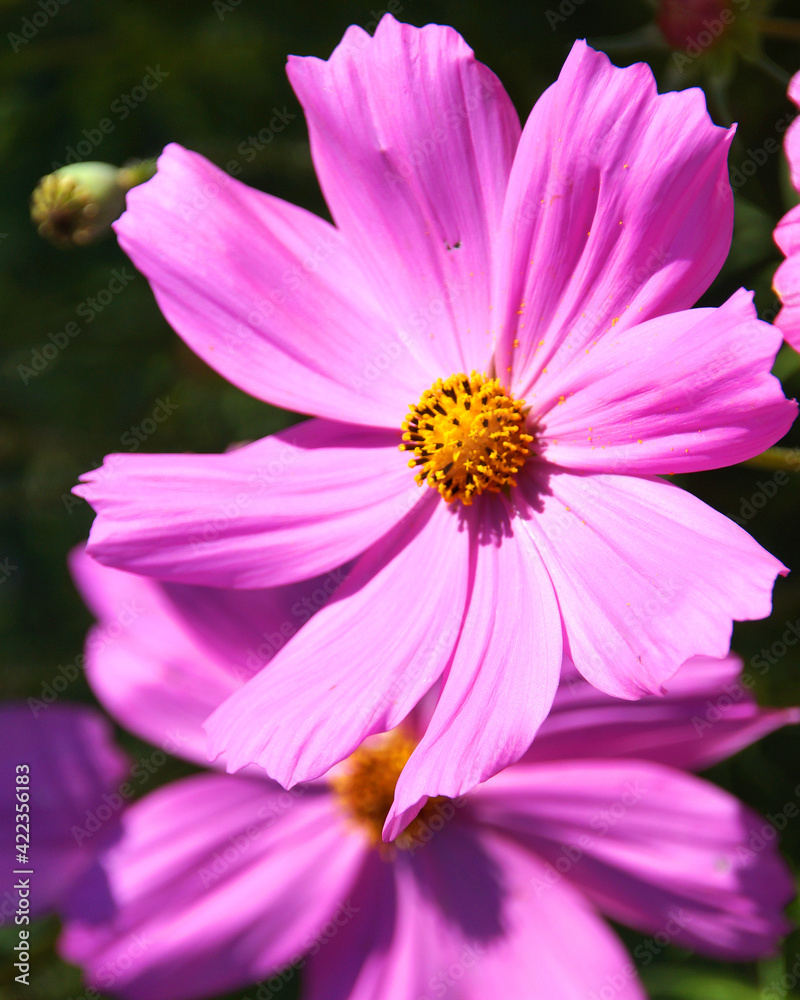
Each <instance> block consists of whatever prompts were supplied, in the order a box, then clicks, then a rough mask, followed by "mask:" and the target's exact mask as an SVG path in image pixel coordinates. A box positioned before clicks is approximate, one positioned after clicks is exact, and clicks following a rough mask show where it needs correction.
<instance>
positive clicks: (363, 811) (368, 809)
mask: <svg viewBox="0 0 800 1000" xmlns="http://www.w3.org/2000/svg"><path fill="white" fill-rule="evenodd" d="M415 746H416V740H413V739H411V737H409V736H408V735H407V734H406V733H404V732H403V731H402V730H399V729H395V730H393V731H392V732H391V733H387V734H386V735H385V736H384V737H382V738H381V739H380V741H379V742H377V743H372V745H368V746H365V747H364V746H362V747H359V749H358V750H356V752H355V753H354V754H352V755H351V756H350V757H349V758H348V760H347V764H346V767H345V770H344V771H343V773H341V774H338V775H337V776H336V777H335V778H332V779H331V784H332V786H333V789H334V791H335V792H336V794H337V797H338V799H339V803H340V805H341V806H342V808H343V810H344V812H345V813H346V815H347V816H349V818H350V819H351V820H353V821H354V822H355V823H356V825H357V826H359V827H361V829H362V830H363V831H364V832H365V833H366V834H367V836H368V838H369V840H370V842H371V843H372V844H373V846H374V847H377V848H379V849H380V850H381V851H382V852H383V853H384V854H385V855H387V856H391V852H392V847H395V848H400V849H401V850H413V849H415V848H416V847H417V846H419V845H420V844H421V843H424V842H425V840H428V839H430V835H426V828H427V827H428V823H429V820H430V819H431V818H432V817H433V816H435V815H436V814H437V812H438V811H439V810H440V807H441V805H442V804H443V803H445V802H447V799H446V798H444V797H443V796H437V797H436V798H432V799H428V801H427V802H426V803H425V805H424V806H423V807H422V809H421V810H420V812H419V814H418V815H417V817H416V818H415V819H414V820H412V821H411V823H410V824H409V826H408V827H406V829H405V830H404V831H403V832H402V833H401V834H400V836H399V837H398V838H397V839H396V840H395V841H393V842H392V845H389V844H384V843H383V842H382V840H381V836H382V833H383V824H384V823H385V822H386V817H387V816H388V814H389V810H390V809H391V807H392V802H393V801H394V789H395V785H396V784H397V779H398V778H399V777H400V772H401V771H402V770H403V767H404V766H405V764H406V761H407V760H408V758H409V757H410V756H411V753H412V751H413V749H414V747H415ZM437 828H440V827H438V825H437V824H434V826H433V829H434V830H435V829H437Z"/></svg>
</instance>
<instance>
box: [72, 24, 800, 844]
mask: <svg viewBox="0 0 800 1000" xmlns="http://www.w3.org/2000/svg"><path fill="white" fill-rule="evenodd" d="M289 76H290V78H291V81H292V83H293V85H294V88H295V90H296V92H297V94H298V97H299V98H300V101H301V103H302V104H303V107H304V109H305V112H306V117H307V119H308V125H309V132H310V136H311V148H312V153H313V156H314V161H315V164H316V168H317V173H318V176H319V179H320V183H321V185H322V188H323V191H324V194H325V197H326V199H327V202H328V205H329V207H330V210H331V213H332V215H333V217H334V219H335V226H332V225H329V224H328V223H327V222H325V221H323V220H322V219H319V218H317V217H315V216H313V215H310V214H309V213H307V212H305V211H303V210H302V209H299V208H296V207H294V206H292V205H289V204H286V203H284V202H281V201H279V200H277V199H275V198H272V197H270V196H269V195H266V194H262V193H260V192H258V191H253V190H251V189H249V188H246V187H244V186H243V185H241V184H240V183H238V182H237V181H235V180H233V179H232V178H230V177H229V176H227V175H226V174H225V173H223V172H222V171H220V170H218V169H217V168H215V167H213V166H212V165H211V164H209V163H208V162H207V161H205V160H204V159H202V157H200V156H198V155H196V154H194V153H190V152H187V151H185V150H183V149H181V148H180V147H178V146H170V147H168V148H167V150H166V151H165V152H164V154H163V156H162V157H161V159H160V161H159V167H158V174H157V176H156V178H155V179H154V180H152V181H150V182H149V183H147V184H144V185H142V186H141V187H138V188H136V189H135V190H134V191H132V192H131V193H130V195H129V197H128V211H127V212H126V214H125V215H124V216H123V217H122V218H121V220H120V221H119V222H118V223H117V232H118V234H119V239H120V242H121V244H122V246H123V247H124V248H125V249H126V250H127V252H128V253H129V254H130V256H131V257H132V259H133V261H134V263H135V264H136V265H137V266H138V267H139V268H140V269H141V270H142V271H143V272H144V273H145V274H146V275H147V277H148V278H149V279H150V282H151V284H152V287H153V290H154V292H155V295H156V297H157V299H158V301H159V304H160V306H161V308H162V310H163V312H164V314H165V316H166V317H167V318H168V319H169V321H170V322H171V323H172V324H173V326H174V327H175V329H176V330H177V331H178V332H179V333H180V334H181V336H182V337H183V338H184V339H185V340H186V342H187V343H188V344H190V345H191V346H192V347H193V348H194V350H196V351H197V353H198V354H199V355H200V356H201V357H202V358H204V359H205V360H207V361H208V362H209V364H211V365H212V366H214V367H215V368H216V369H217V370H218V371H219V372H221V373H222V374H224V375H226V376H227V377H228V378H230V379H231V381H233V382H234V383H235V384H237V385H238V386H240V387H242V388H243V389H246V390H248V391H250V392H252V393H254V394H256V395H258V396H260V397H262V398H264V399H268V400H270V401H271V402H273V403H275V404H277V405H279V406H284V407H288V408H290V409H293V410H298V411H302V412H306V413H311V414H314V416H315V419H312V420H309V421H308V422H306V423H304V424H301V425H299V426H296V427H293V428H291V429H290V430H288V431H285V432H282V433H279V434H276V435H274V436H272V437H270V438H267V439H265V440H262V441H259V442H256V443H254V444H250V445H248V446H246V447H242V448H239V449H237V450H235V451H232V452H230V453H228V454H225V455H213V456H210V455H155V456H147V455H114V456H110V457H109V458H108V459H107V461H106V463H105V464H104V466H103V467H102V468H101V469H99V470H96V471H94V472H91V473H88V474H87V475H86V476H85V477H84V478H85V485H83V486H82V487H80V488H79V489H78V492H79V494H80V495H82V496H85V497H86V498H87V499H88V500H89V501H90V502H91V503H92V504H93V506H94V507H95V508H96V510H97V512H98V518H97V519H96V521H95V524H94V527H93V530H92V535H91V538H90V544H89V552H90V553H91V554H92V555H93V556H94V557H95V558H97V559H98V560H100V561H101V562H103V563H106V564H108V565H114V566H118V567H121V568H125V569H130V570H135V571H136V572H140V573H145V574H152V575H155V576H158V577H160V578H162V579H167V580H172V581H177V582H184V583H194V584H197V583H200V584H205V585H210V586H217V587H235V588H259V587H272V586H277V585H282V584H285V583H289V582H294V581H299V580H302V579H304V578H308V577H311V576H315V575H317V574H320V573H325V572H326V571H329V570H331V569H332V568H333V567H338V566H341V565H342V564H345V563H348V562H349V561H351V560H352V561H353V566H352V569H351V571H350V573H349V575H348V576H347V579H346V580H345V582H344V583H343V584H342V586H341V587H340V588H339V589H338V591H337V592H336V594H335V596H334V598H333V600H332V601H331V602H329V603H328V604H327V605H326V607H325V608H323V609H322V610H321V612H320V613H319V614H318V615H316V616H315V617H314V619H313V620H312V621H311V622H310V623H309V624H308V625H307V626H306V627H305V628H303V629H302V630H301V631H300V632H299V633H298V634H297V635H296V636H295V637H294V638H292V640H291V641H290V642H289V643H288V644H287V646H286V648H285V649H283V650H282V651H281V653H280V654H279V655H278V656H277V657H276V658H275V661H274V662H273V664H272V666H271V669H270V671H269V673H268V674H266V673H260V674H258V675H257V676H256V677H254V678H253V680H252V681H251V683H250V684H249V685H247V686H246V687H245V688H243V689H242V690H241V691H238V692H237V693H236V694H235V695H234V696H233V697H231V698H230V699H229V700H228V701H226V702H225V703H224V704H223V705H222V706H221V707H220V708H219V709H218V710H217V712H216V713H215V714H214V715H213V716H212V717H211V719H210V720H209V723H208V731H209V735H210V746H211V750H212V753H213V754H215V755H216V754H220V753H224V754H225V756H226V760H227V763H228V767H229V768H230V769H231V770H236V769H238V768H241V767H242V766H244V765H247V764H250V763H257V764H259V765H261V766H262V767H263V768H265V769H266V771H267V773H268V774H269V775H270V776H271V777H273V778H275V779H277V780H278V781H280V782H281V783H282V784H283V785H285V786H287V787H288V786H291V785H292V784H293V783H295V782H298V781H308V780H310V779H313V778H316V777H319V776H320V775H323V774H325V773H326V772H327V771H328V770H329V768H330V767H331V766H333V765H334V764H336V763H337V762H339V761H341V760H343V759H344V758H345V757H347V756H348V755H349V754H351V753H352V752H353V751H354V750H355V749H356V748H357V747H358V746H359V745H360V744H361V743H362V741H363V740H364V739H366V738H367V737H368V736H370V735H371V734H374V733H378V732H384V731H388V730H390V729H392V728H394V727H396V726H397V725H399V724H400V723H401V722H402V721H403V719H405V718H406V717H407V716H408V714H409V713H410V712H411V710H412V709H413V708H414V706H415V705H416V704H417V703H418V702H419V701H420V699H421V698H422V697H423V696H425V694H426V692H428V691H429V690H430V689H431V688H432V686H433V685H435V684H436V683H437V681H438V680H439V679H440V678H443V679H444V683H443V685H442V686H441V693H440V696H439V700H438V702H437V704H436V707H435V709H434V711H433V714H432V716H431V718H430V720H429V722H428V724H427V728H426V730H425V732H424V734H422V738H421V739H420V742H419V744H418V746H417V747H416V749H415V750H414V752H413V754H412V755H411V758H410V760H409V762H408V764H407V765H406V767H405V768H404V770H403V773H402V775H401V777H400V780H399V782H398V784H397V791H396V800H395V806H394V807H393V809H392V811H391V812H390V814H389V819H388V821H387V831H386V834H387V837H388V838H389V839H391V838H392V837H395V836H396V835H397V834H398V832H399V831H400V830H401V829H402V828H403V827H404V826H406V825H407V823H408V822H409V820H410V819H411V817H412V816H413V815H414V814H415V813H416V811H417V810H418V809H419V808H420V806H421V804H422V803H423V802H424V801H425V798H426V796H429V795H434V796H435V795H447V796H450V797H456V796H458V795H460V794H462V793H463V792H465V791H466V790H468V789H469V788H471V787H472V786H474V785H475V784H476V783H478V782H480V781H482V780H484V779H485V778H486V777H488V776H489V775H491V774H493V773H495V772H497V771H498V770H500V769H501V768H503V767H505V766H506V765H508V764H509V763H511V762H513V761H515V760H517V759H519V757H520V756H521V755H522V754H523V753H524V752H525V751H526V750H527V748H528V747H529V746H530V744H531V741H532V740H533V738H534V735H535V734H536V732H537V730H538V728H539V726H540V724H541V722H542V720H543V719H544V718H545V716H546V715H547V712H548V711H549V709H550V706H551V704H552V701H553V697H554V695H555V691H556V687H557V684H558V679H559V675H560V671H561V667H562V663H574V665H575V666H576V667H577V669H578V670H579V671H580V672H581V673H582V674H583V675H584V676H585V677H586V678H587V679H588V680H589V681H590V682H591V683H592V684H594V685H595V686H597V687H598V688H600V689H602V690H603V691H605V692H607V693H609V694H612V695H615V696H619V697H623V698H628V699H635V698H638V697H641V696H642V695H645V694H648V693H651V692H658V691H659V690H660V689H661V687H662V685H663V683H664V682H665V680H666V679H668V678H669V677H670V676H671V675H672V673H673V672H674V671H675V669H676V668H677V667H678V665H679V664H681V663H682V662H684V661H685V660H686V659H687V658H689V657H690V656H692V655H694V654H698V653H702V654H708V655H712V656H723V655H725V653H727V651H728V648H729V642H730V634H731V621H732V619H748V618H760V617H763V616H765V615H767V614H768V613H769V611H770V594H771V588H772V584H773V582H774V578H775V576H776V574H777V573H779V572H785V570H784V568H783V567H782V566H781V564H780V563H779V562H778V561H777V560H776V559H774V558H773V557H772V556H770V555H769V554H768V553H766V552H765V551H764V550H763V549H762V548H760V547H759V546H758V545H757V544H756V543H755V542H754V541H753V540H752V539H751V538H750V537H749V536H748V535H747V534H746V533H745V532H744V531H742V530H741V529H740V528H739V527H738V526H736V525H735V524H733V523H732V522H731V521H729V520H727V519H726V518H724V517H723V516H721V515H720V514H718V513H717V512H716V511H714V510H712V509H710V508H709V507H707V506H705V505H704V504H703V503H701V502H700V501H699V500H697V499H696V498H695V497H693V496H692V495H691V494H689V493H686V492H684V491H683V490H681V489H678V488H677V487H675V486H673V485H671V484H669V483H667V482H665V481H664V480H662V479H659V478H656V477H657V476H659V475H661V474H669V473H673V472H676V473H677V472H689V471H694V470H698V469H710V468H715V467H717V466H721V465H728V464H730V463H735V462H740V461H742V460H744V459H746V458H749V457H751V456H753V455H755V454H757V453H759V452H760V451H762V450H763V449H765V448H766V447H767V446H769V445H771V444H773V443H774V442H775V441H776V440H777V439H778V438H780V437H781V436H782V435H783V434H784V433H785V432H786V430H787V429H788V428H789V426H790V424H791V422H792V420H793V419H794V416H795V413H796V406H795V404H794V403H790V402H788V401H787V400H786V399H785V398H784V396H783V394H782V392H781V389H780V385H779V383H778V382H777V380H776V379H775V378H773V377H772V376H771V375H770V373H769V370H770V366H771V362H772V359H773V357H774V355H775V352H776V350H777V348H778V346H779V342H780V337H779V334H778V332H777V331H776V330H774V328H772V327H770V326H768V325H766V324H764V323H761V322H760V321H758V319H757V318H756V314H755V311H754V309H753V305H752V302H751V295H750V294H749V293H747V292H744V291H741V290H740V291H738V292H737V293H736V294H734V295H733V296H732V298H731V299H729V300H728V301H727V302H726V303H725V304H724V305H722V306H721V307H719V308H717V309H690V308H689V307H690V306H691V305H692V304H693V303H694V302H695V301H696V300H697V298H698V296H699V295H701V294H702V293H703V292H704V291H705V290H706V288H707V287H708V285H709V284H710V282H711V281H712V279H713V278H714V276H715V275H716V273H717V272H718V270H719V268H720V266H721V265H722V263H723V261H724V259H725V256H726V254H727V251H728V247H729V244H730V235H731V226H732V197H731V192H730V188H729V185H728V183H727V165H726V157H727V149H728V144H729V142H730V140H731V136H732V133H731V132H730V131H725V130H724V129H720V128H717V127H715V126H714V125H713V124H712V122H711V120H710V118H709V116H708V114H707V112H706V108H705V103H704V99H703V95H702V93H701V92H700V91H699V90H687V91H683V92H681V93H670V94H665V95H661V96H659V95H658V94H657V92H656V88H655V83H654V81H653V77H652V74H651V72H650V70H649V68H648V67H647V66H645V65H636V66H632V67H629V68H627V69H617V68H615V67H614V66H612V65H611V64H610V62H609V61H608V59H607V57H606V56H605V55H603V54H602V53H598V52H594V51H592V50H591V49H590V48H588V47H587V46H586V45H585V44H584V43H581V42H579V43H576V45H575V46H574V48H573V50H572V52H571V54H570V56H569V58H568V59H567V62H566V64H565V66H564V69H563V71H562V73H561V75H560V77H559V79H558V81H557V82H556V83H555V84H554V85H553V86H552V87H551V88H550V89H549V90H548V91H547V92H546V93H545V94H544V95H543V96H542V97H541V99H540V100H539V101H538V102H537V104H536V106H535V107H534V109H533V111H532V113H531V115H530V118H529V119H528V123H527V125H526V127H525V129H524V131H523V132H522V134H520V128H519V123H518V120H517V116H516V113H515V111H514V109H513V107H512V105H511V102H510V100H509V98H508V96H507V95H506V93H505V92H504V90H503V88H502V86H501V84H500V83H499V81H498V80H497V79H496V77H495V76H494V75H493V74H492V73H491V72H490V71H489V70H488V69H487V68H486V67H485V66H483V65H481V64H480V63H478V62H476V61H475V59H474V57H473V54H472V52H471V51H470V49H469V48H468V47H467V46H466V44H465V43H464V41H463V39H461V38H460V36H459V35H458V34H456V32H455V31H453V30H452V29H449V28H444V27H439V26H436V25H429V26H428V27H426V28H423V29H421V30H420V29H417V28H414V27H411V26H409V25H402V24H398V23H397V22H396V21H395V20H394V19H393V18H392V17H391V16H389V15H387V16H385V17H384V18H383V20H382V21H381V22H380V25H379V26H378V29H377V31H376V34H375V37H374V38H370V37H369V36H368V35H367V34H366V33H365V32H363V31H362V30H361V29H359V28H355V27H354V28H350V29H348V31H347V33H346V34H345V36H344V39H343V41H342V43H341V44H340V45H339V47H338V48H337V49H336V51H335V52H334V54H333V55H332V57H331V58H330V60H328V61H327V62H326V61H323V60H321V59H316V58H302V59H301V58H294V57H293V58H292V59H291V60H290V63H289ZM398 445H400V448H401V449H404V451H403V450H398ZM409 454H410V455H411V458H410V459H409ZM409 462H410V464H411V465H412V466H414V467H415V468H416V470H417V474H416V481H415V478H414V474H413V473H412V472H411V471H409V469H408V468H407V464H408V463H409Z"/></svg>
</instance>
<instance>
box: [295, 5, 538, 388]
mask: <svg viewBox="0 0 800 1000" xmlns="http://www.w3.org/2000/svg"><path fill="white" fill-rule="evenodd" d="M288 71H289V78H290V80H291V82H292V86H293V87H294V89H295V92H296V93H297V96H298V97H299V99H300V101H301V103H302V105H303V108H304V110H305V112H306V118H307V119H308V129H309V134H310V137H311V151H312V155H313V157H314V164H315V166H316V169H317V175H318V177H319V180H320V184H321V186H322V190H323V193H324V195H325V198H326V200H327V202H328V205H329V207H330V210H331V214H332V215H333V218H334V220H335V222H336V225H337V226H338V227H339V229H340V230H341V232H342V234H343V236H344V237H345V238H346V240H347V244H348V246H349V247H350V248H351V249H352V251H353V253H354V255H355V257H356V258H357V260H358V262H359V264H360V266H361V268H362V269H363V271H364V273H365V274H366V275H367V280H368V282H369V285H370V287H371V288H373V289H374V291H375V294H376V297H377V298H378V299H379V300H380V302H381V303H382V305H383V307H384V309H385V311H386V313H387V315H391V316H392V317H393V319H394V322H395V323H396V324H397V325H398V327H399V328H400V329H401V330H403V331H406V332H407V333H408V334H410V336H411V345H410V346H411V350H413V351H414V352H418V354H419V356H420V357H424V358H426V359H430V361H429V362H428V363H429V364H430V363H433V371H432V373H431V376H430V377H429V378H428V379H427V381H426V380H423V382H422V383H421V384H420V386H419V390H418V393H419V392H421V391H422V390H423V389H426V388H428V386H429V385H430V383H431V382H432V381H433V378H434V377H436V376H442V377H446V376H447V375H450V374H452V373H453V372H454V371H466V372H469V371H471V370H472V368H477V369H481V370H485V368H486V366H487V364H488V361H489V358H490V356H491V351H492V335H491V331H490V330H489V329H488V320H489V315H490V314H489V308H490V304H491V302H490V285H491V260H492V245H493V242H494V239H495V237H496V235H497V233H498V229H499V223H500V214H501V210H502V205H503V198H504V195H505V190H506V183H507V180H508V175H509V171H510V169H511V162H512V159H513V156H514V150H515V148H516V145H517V142H518V139H519V121H518V119H517V115H516V112H515V111H514V108H513V105H512V104H511V101H510V100H509V98H508V96H507V95H506V93H505V91H504V90H503V87H502V84H501V83H500V81H499V80H498V79H497V77H495V75H494V74H493V73H492V72H491V71H490V70H488V69H487V68H486V67H485V66H483V65H482V64H481V63H478V62H476V61H475V58H474V56H473V54H472V50H471V49H470V48H469V47H468V46H467V45H466V44H465V42H464V40H463V39H462V38H461V37H460V36H459V35H458V34H457V33H456V32H455V31H453V29H452V28H445V27H441V26H439V25H428V26H427V27H425V28H422V29H419V28H415V27H412V26H411V25H409V24H398V22H397V21H395V19H394V18H393V17H391V16H390V15H388V14H387V15H386V16H385V17H384V18H383V19H382V20H381V22H380V24H379V25H378V29H377V31H376V32H375V37H374V38H370V37H369V35H367V33H366V32H365V31H363V30H362V29H361V28H357V27H351V28H349V29H348V30H347V32H346V33H345V36H344V38H343V39H342V42H341V44H340V45H339V46H338V47H337V48H336V50H335V51H334V53H333V55H332V56H331V58H330V59H329V60H328V61H327V62H326V61H323V60H321V59H316V58H304V59H298V58H294V57H293V58H290V60H289V70H288Z"/></svg>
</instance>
